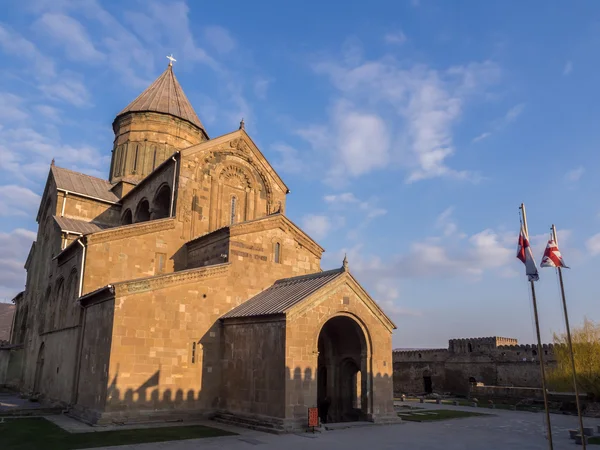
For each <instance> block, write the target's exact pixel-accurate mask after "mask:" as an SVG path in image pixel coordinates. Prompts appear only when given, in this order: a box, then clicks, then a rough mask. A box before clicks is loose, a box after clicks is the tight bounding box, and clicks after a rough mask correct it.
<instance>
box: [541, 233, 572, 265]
mask: <svg viewBox="0 0 600 450" xmlns="http://www.w3.org/2000/svg"><path fill="white" fill-rule="evenodd" d="M540 265H541V266H542V267H564V268H565V269H568V268H569V267H568V266H567V265H566V264H565V262H564V261H563V259H562V255H561V254H560V250H559V249H558V245H556V242H554V239H550V240H549V241H548V245H546V250H545V251H544V256H543V257H542V264H540Z"/></svg>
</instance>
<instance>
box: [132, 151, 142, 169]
mask: <svg viewBox="0 0 600 450" xmlns="http://www.w3.org/2000/svg"><path fill="white" fill-rule="evenodd" d="M139 152H140V146H139V145H136V146H135V156H134V160H133V171H134V172H135V171H136V170H137V165H138V156H139Z"/></svg>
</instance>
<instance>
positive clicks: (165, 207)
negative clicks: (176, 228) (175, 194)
mask: <svg viewBox="0 0 600 450" xmlns="http://www.w3.org/2000/svg"><path fill="white" fill-rule="evenodd" d="M170 209H171V188H170V187H169V186H168V185H166V184H165V185H163V186H162V187H160V189H159V190H158V192H157V193H156V195H155V196H154V201H153V202H152V219H164V218H165V217H169V213H170Z"/></svg>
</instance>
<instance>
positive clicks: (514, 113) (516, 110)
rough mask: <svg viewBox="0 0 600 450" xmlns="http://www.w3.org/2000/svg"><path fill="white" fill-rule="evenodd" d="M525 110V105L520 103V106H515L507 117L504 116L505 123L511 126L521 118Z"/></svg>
mask: <svg viewBox="0 0 600 450" xmlns="http://www.w3.org/2000/svg"><path fill="white" fill-rule="evenodd" d="M524 110H525V104H524V103H519V104H518V105H515V106H513V107H512V108H510V109H509V110H508V111H507V112H506V115H505V116H504V123H505V124H509V123H511V122H514V121H515V120H516V119H517V117H519V116H520V115H521V113H523V111H524Z"/></svg>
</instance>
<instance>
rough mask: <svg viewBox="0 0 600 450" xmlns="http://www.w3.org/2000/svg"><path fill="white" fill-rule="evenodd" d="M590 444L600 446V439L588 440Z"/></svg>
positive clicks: (596, 437)
mask: <svg viewBox="0 0 600 450" xmlns="http://www.w3.org/2000/svg"><path fill="white" fill-rule="evenodd" d="M588 444H593V445H600V437H598V436H595V437H591V438H589V439H588Z"/></svg>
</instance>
